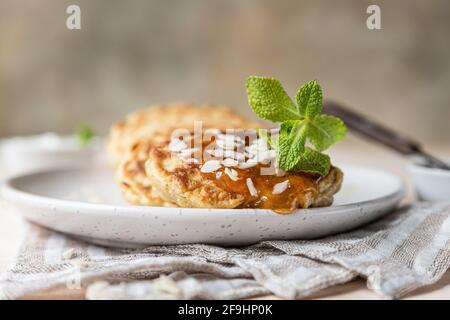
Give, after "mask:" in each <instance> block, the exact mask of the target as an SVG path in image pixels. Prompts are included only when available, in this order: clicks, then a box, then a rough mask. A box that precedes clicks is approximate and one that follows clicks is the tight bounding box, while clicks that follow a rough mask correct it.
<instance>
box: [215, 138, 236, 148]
mask: <svg viewBox="0 0 450 320" xmlns="http://www.w3.org/2000/svg"><path fill="white" fill-rule="evenodd" d="M216 144H217V146H219V147H220V148H222V149H227V150H234V149H235V148H236V147H237V146H238V144H237V143H236V142H235V141H225V140H217V141H216Z"/></svg>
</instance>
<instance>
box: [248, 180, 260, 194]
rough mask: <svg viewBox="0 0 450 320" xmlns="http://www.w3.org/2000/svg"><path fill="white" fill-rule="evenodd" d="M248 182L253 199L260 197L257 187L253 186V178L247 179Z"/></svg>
mask: <svg viewBox="0 0 450 320" xmlns="http://www.w3.org/2000/svg"><path fill="white" fill-rule="evenodd" d="M246 182H247V188H248V192H250V194H251V195H252V196H253V197H256V196H257V195H258V190H256V188H255V185H254V184H253V180H252V179H251V178H247V180H246Z"/></svg>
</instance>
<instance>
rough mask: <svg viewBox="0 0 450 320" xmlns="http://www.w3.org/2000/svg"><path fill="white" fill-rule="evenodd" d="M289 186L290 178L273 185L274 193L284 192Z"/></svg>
mask: <svg viewBox="0 0 450 320" xmlns="http://www.w3.org/2000/svg"><path fill="white" fill-rule="evenodd" d="M288 187H289V180H285V181H283V182H280V183H277V184H276V185H274V186H273V190H272V194H280V193H283V192H284V191H285V190H286V189H287V188H288Z"/></svg>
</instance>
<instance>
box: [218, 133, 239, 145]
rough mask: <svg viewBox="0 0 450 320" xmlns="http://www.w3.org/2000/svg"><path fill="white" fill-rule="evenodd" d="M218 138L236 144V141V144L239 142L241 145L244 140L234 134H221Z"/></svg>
mask: <svg viewBox="0 0 450 320" xmlns="http://www.w3.org/2000/svg"><path fill="white" fill-rule="evenodd" d="M217 138H218V139H219V140H224V141H227V142H228V141H231V142H234V141H236V142H239V143H242V138H241V137H239V136H237V135H234V134H229V133H228V134H223V133H222V134H219V135H217Z"/></svg>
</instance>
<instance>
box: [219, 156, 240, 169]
mask: <svg viewBox="0 0 450 320" xmlns="http://www.w3.org/2000/svg"><path fill="white" fill-rule="evenodd" d="M222 164H223V165H224V166H225V167H235V166H237V165H238V164H239V162H237V161H236V160H234V159H231V158H226V159H225V160H223V161H222Z"/></svg>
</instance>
